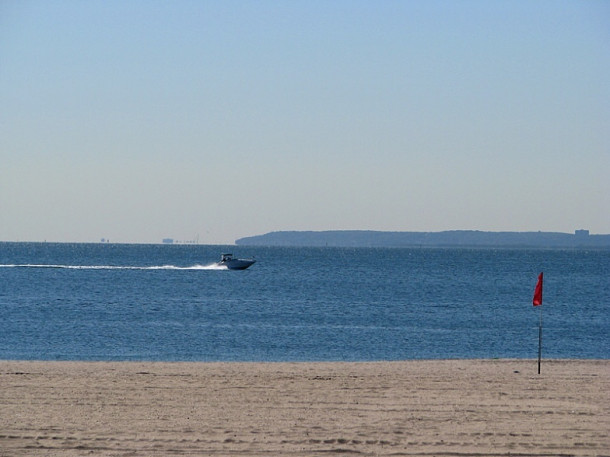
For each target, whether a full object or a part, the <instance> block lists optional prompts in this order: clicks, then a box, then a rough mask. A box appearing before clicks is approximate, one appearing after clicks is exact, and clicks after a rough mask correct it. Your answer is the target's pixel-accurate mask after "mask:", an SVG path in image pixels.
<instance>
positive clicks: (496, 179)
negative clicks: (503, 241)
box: [0, 0, 610, 244]
mask: <svg viewBox="0 0 610 457" xmlns="http://www.w3.org/2000/svg"><path fill="white" fill-rule="evenodd" d="M609 43H610V2H604V1H588V2H577V1H550V0H542V1H539V2H529V1H514V2H481V1H474V0H473V1H468V0H466V1H461V2H451V1H441V0H431V1H409V2H397V1H389V0H388V1H382V2H373V1H358V0H356V1H346V0H338V1H334V2H322V1H310V2H272V1H266V0H263V1H260V2H247V1H231V0H229V1H223V2H213V1H177V2H161V1H154V0H153V1H141V0H134V1H130V2H119V1H116V0H110V1H99V0H95V1H89V2H80V1H73V0H59V1H56V2H45V1H42V0H33V1H26V2H21V1H10V0H5V1H2V2H0V240H2V241H44V240H47V241H76V242H97V241H99V240H100V239H101V238H105V239H109V240H110V241H112V242H137V243H159V242H160V241H161V240H162V239H163V238H174V239H176V240H198V241H199V243H201V244H233V243H234V241H235V240H236V239H238V238H242V237H247V236H253V235H259V234H264V233H267V232H272V231H285V230H315V231H320V230H379V231H423V232H436V231H444V230H481V231H539V230H540V231H548V232H564V233H574V230H576V229H587V230H589V231H590V233H591V234H610V179H609V178H608V177H609V176H610V128H609V126H610V46H609Z"/></svg>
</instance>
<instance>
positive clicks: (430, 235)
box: [235, 230, 610, 249]
mask: <svg viewBox="0 0 610 457" xmlns="http://www.w3.org/2000/svg"><path fill="white" fill-rule="evenodd" d="M235 244H236V245H238V246H285V247H288V246H294V247H387V248H400V247H447V248H450V247H462V248H468V247H470V248H487V247H489V248H502V247H505V248H586V249H610V235H592V234H590V233H589V231H588V230H576V231H575V232H574V233H560V232H484V231H479V230H450V231H443V232H383V231H372V230H326V231H278V232H269V233H266V234H263V235H256V236H250V237H244V238H239V239H237V240H235Z"/></svg>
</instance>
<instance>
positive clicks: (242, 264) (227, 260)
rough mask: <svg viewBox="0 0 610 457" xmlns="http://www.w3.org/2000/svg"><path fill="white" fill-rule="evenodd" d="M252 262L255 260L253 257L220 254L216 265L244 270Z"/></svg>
mask: <svg viewBox="0 0 610 457" xmlns="http://www.w3.org/2000/svg"><path fill="white" fill-rule="evenodd" d="M254 262H256V260H254V259H236V258H235V257H233V254H221V256H220V262H218V266H219V267H226V268H228V269H229V270H245V269H246V268H248V267H249V266H250V265H252V264H253V263H254Z"/></svg>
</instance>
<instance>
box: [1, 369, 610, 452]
mask: <svg viewBox="0 0 610 457" xmlns="http://www.w3.org/2000/svg"><path fill="white" fill-rule="evenodd" d="M0 411H1V413H0V455H2V456H56V455H57V456H84V455H99V456H173V455H197V456H207V455H209V456H262V455H264V456H284V455H285V456H315V455H320V456H322V455H329V454H330V455H334V454H339V455H347V456H349V455H354V456H355V455H358V456H483V455H485V456H503V455H518V456H526V455H527V456H608V455H610V436H609V433H610V361H609V360H603V361H595V360H588V361H582V360H570V361H567V360H555V361H549V360H547V361H543V365H542V374H541V375H538V374H537V362H536V361H532V360H468V361H464V360H460V361H458V360H446V361H406V362H376V363H148V362H146V363H137V362H20V361H1V362H0Z"/></svg>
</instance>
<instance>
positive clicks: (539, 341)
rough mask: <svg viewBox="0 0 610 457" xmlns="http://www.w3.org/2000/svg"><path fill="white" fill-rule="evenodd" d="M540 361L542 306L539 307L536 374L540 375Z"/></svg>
mask: <svg viewBox="0 0 610 457" xmlns="http://www.w3.org/2000/svg"><path fill="white" fill-rule="evenodd" d="M541 359H542V305H541V306H540V321H539V323H538V374H540V360H541Z"/></svg>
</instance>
